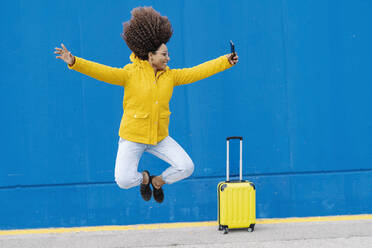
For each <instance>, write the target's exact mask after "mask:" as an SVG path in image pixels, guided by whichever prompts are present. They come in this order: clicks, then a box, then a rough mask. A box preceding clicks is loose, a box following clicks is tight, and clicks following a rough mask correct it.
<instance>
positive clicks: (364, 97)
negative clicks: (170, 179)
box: [0, 0, 372, 229]
mask: <svg viewBox="0 0 372 248" xmlns="http://www.w3.org/2000/svg"><path fill="white" fill-rule="evenodd" d="M139 5H151V6H154V8H155V9H157V10H158V11H160V12H161V13H162V14H164V15H167V16H168V17H169V18H170V20H171V22H172V24H173V27H174V30H175V32H174V36H173V37H172V39H171V41H170V42H169V44H168V47H169V51H170V53H171V61H170V63H169V65H170V67H172V68H177V67H181V68H182V67H190V66H194V65H196V64H198V63H201V62H203V61H206V60H209V59H212V58H215V57H217V56H220V55H222V54H225V53H227V52H228V51H229V47H228V41H229V40H230V39H231V40H233V41H234V42H235V44H236V48H237V51H238V52H239V57H240V62H239V64H238V65H237V66H236V67H234V68H232V69H230V70H227V71H225V72H222V73H220V74H218V75H215V76H213V77H211V78H208V79H205V80H203V81H201V82H199V83H196V84H192V85H188V86H182V87H178V88H176V89H175V90H174V95H173V99H172V102H171V111H172V116H171V125H170V133H171V135H172V137H174V138H175V139H176V140H177V141H178V142H179V143H180V144H181V145H182V146H183V147H184V148H185V150H186V151H187V152H188V153H189V154H190V156H191V157H192V159H193V161H194V163H195V165H196V168H195V172H194V174H193V175H192V177H191V178H189V179H187V180H184V181H182V182H178V183H176V184H173V185H170V186H165V194H166V198H165V202H164V203H163V204H161V205H159V204H156V203H155V202H154V201H151V202H144V201H143V200H142V199H141V197H140V195H139V192H138V191H139V190H138V188H135V189H130V190H121V189H119V188H118V187H117V186H116V184H115V182H114V162H115V156H116V150H117V141H118V136H117V133H118V128H119V122H120V118H121V114H122V97H123V89H122V88H121V87H118V86H112V85H108V84H105V83H102V82H98V81H96V80H94V79H91V78H88V77H86V76H84V75H81V74H79V73H77V72H74V71H70V70H68V69H67V67H66V66H65V65H64V64H63V62H61V61H60V60H56V59H55V57H54V54H53V50H54V47H55V46H59V45H60V43H61V42H63V43H64V44H65V45H66V46H67V48H69V49H70V50H71V51H72V52H73V54H75V55H77V56H80V57H83V58H86V59H90V60H93V61H97V62H100V63H103V64H106V65H111V66H115V67H120V66H124V65H125V64H126V63H128V62H129V58H128V57H129V55H130V51H129V50H128V48H127V47H126V45H125V43H124V41H123V40H122V39H121V37H120V33H121V31H122V22H124V21H127V20H128V19H130V10H131V9H132V8H133V7H136V6H139ZM371 11H372V2H371V1H363V0H359V1H320V0H318V1H296V0H282V1H277V0H250V1H246V0H240V1H238V0H236V1H222V0H220V1H216V0H208V1H199V0H192V1H191V0H183V1H171V0H169V1H160V0H159V1H155V0H153V1H119V0H116V1H98V0H97V1H92V0H64V1H47V0H44V1H43V0H35V1H26V0H12V1H6V2H3V3H2V7H1V10H0V20H1V22H0V23H1V24H0V25H1V31H2V32H1V39H0V58H1V60H0V65H1V67H0V68H1V74H2V76H1V84H0V87H1V88H0V89H1V90H0V108H1V122H0V137H1V141H2V142H1V144H0V151H1V165H0V201H1V204H0V229H13V228H37V227H60V226H64V227H69V226H82V225H83V226H89V225H115V224H123V225H125V224H134V223H157V222H173V221H204V220H215V219H216V213H217V199H216V197H217V196H216V195H217V194H216V186H217V183H218V182H219V181H222V180H223V179H224V177H225V159H226V155H225V149H226V147H225V137H226V136H231V135H241V136H244V138H245V140H244V155H243V161H244V165H243V166H244V168H243V172H244V177H245V178H248V179H250V180H251V181H253V182H254V183H255V184H256V186H257V217H259V218H270V217H291V216H320V215H338V214H360V213H372V152H371V151H372V132H371V128H372V111H371V106H372V76H371V73H370V67H371V57H372V48H371V44H372V33H371V28H370V25H371V23H372V15H371V14H370V13H371ZM237 149H238V145H237V143H235V144H232V147H231V150H232V151H231V156H232V166H233V168H232V169H233V173H234V174H236V172H237V169H236V168H237V166H238V163H237V162H238V156H237V153H238V150H237ZM234 152H235V153H234ZM166 167H167V164H166V163H165V162H163V161H160V160H159V159H157V158H154V157H153V156H151V155H147V154H145V155H144V156H143V158H142V159H141V161H140V169H141V170H142V169H149V170H150V171H151V172H153V173H160V172H161V171H162V170H164V169H165V168H166Z"/></svg>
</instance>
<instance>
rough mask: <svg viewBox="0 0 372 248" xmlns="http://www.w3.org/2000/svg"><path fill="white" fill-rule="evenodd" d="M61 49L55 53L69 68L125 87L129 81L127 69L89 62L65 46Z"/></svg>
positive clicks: (56, 49)
mask: <svg viewBox="0 0 372 248" xmlns="http://www.w3.org/2000/svg"><path fill="white" fill-rule="evenodd" d="M61 47H62V48H59V47H56V48H55V51H54V53H55V54H57V55H58V56H56V58H57V59H61V60H63V61H64V62H65V63H66V64H67V65H68V68H70V69H73V70H75V71H78V72H80V73H83V74H85V75H87V76H90V77H92V78H95V79H97V80H100V81H103V82H106V83H110V84H115V85H120V86H125V83H126V82H127V81H128V78H129V75H130V72H129V71H128V70H126V69H125V67H124V68H113V67H110V66H106V65H101V64H98V63H95V62H92V61H88V60H85V59H82V58H79V57H76V56H74V55H72V54H71V52H70V51H69V50H67V48H66V47H65V46H64V45H63V44H61Z"/></svg>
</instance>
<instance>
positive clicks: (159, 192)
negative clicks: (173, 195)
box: [150, 176, 164, 203]
mask: <svg viewBox="0 0 372 248" xmlns="http://www.w3.org/2000/svg"><path fill="white" fill-rule="evenodd" d="M153 178H154V176H151V178H150V182H151V185H152V188H153V189H154V199H155V201H156V202H158V203H162V202H163V201H164V192H163V189H162V188H160V189H157V188H155V187H154V185H153V184H152V179H153Z"/></svg>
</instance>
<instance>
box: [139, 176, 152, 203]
mask: <svg viewBox="0 0 372 248" xmlns="http://www.w3.org/2000/svg"><path fill="white" fill-rule="evenodd" d="M143 172H144V173H147V175H148V177H149V182H148V183H147V184H143V183H141V186H140V192H141V196H142V198H143V199H144V200H145V201H149V200H150V199H151V195H152V190H151V188H150V183H151V177H150V173H149V172H148V171H147V170H145V171H143Z"/></svg>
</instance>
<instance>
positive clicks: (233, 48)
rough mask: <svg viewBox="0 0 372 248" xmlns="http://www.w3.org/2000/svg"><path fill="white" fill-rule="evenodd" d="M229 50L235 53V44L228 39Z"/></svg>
mask: <svg viewBox="0 0 372 248" xmlns="http://www.w3.org/2000/svg"><path fill="white" fill-rule="evenodd" d="M230 50H231V53H233V54H235V46H234V43H233V42H232V41H231V40H230Z"/></svg>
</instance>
